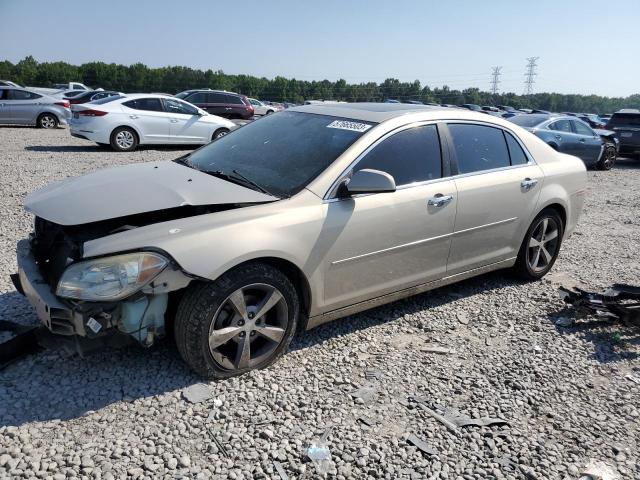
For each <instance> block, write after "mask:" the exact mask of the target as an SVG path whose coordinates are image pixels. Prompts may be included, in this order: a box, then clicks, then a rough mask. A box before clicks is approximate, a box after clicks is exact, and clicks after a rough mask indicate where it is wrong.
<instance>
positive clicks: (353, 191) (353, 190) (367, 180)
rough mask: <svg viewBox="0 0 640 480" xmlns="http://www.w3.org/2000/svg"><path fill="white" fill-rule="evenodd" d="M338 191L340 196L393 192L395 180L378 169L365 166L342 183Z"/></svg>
mask: <svg viewBox="0 0 640 480" xmlns="http://www.w3.org/2000/svg"><path fill="white" fill-rule="evenodd" d="M340 190H341V191H340V192H339V193H340V194H341V196H351V195H357V194H361V193H384V192H395V191H396V182H395V180H394V179H393V177H392V176H391V175H389V174H388V173H386V172H382V171H380V170H373V169H370V168H365V169H362V170H358V171H357V172H355V173H354V174H353V175H352V176H351V179H350V180H349V181H348V182H346V183H343V184H342V186H341V189H340Z"/></svg>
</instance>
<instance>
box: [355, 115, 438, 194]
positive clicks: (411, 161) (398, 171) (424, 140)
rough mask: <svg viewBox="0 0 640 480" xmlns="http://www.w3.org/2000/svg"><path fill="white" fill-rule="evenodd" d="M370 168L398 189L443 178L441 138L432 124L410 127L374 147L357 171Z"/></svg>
mask: <svg viewBox="0 0 640 480" xmlns="http://www.w3.org/2000/svg"><path fill="white" fill-rule="evenodd" d="M365 168H370V169H373V170H381V171H383V172H386V173H388V174H389V175H391V176H392V177H393V178H394V180H395V181H396V185H397V186H401V185H408V184H411V183H416V182H424V181H427V180H433V179H436V178H441V177H442V155H441V152H440V139H439V137H438V130H437V128H436V126H435V125H425V126H422V127H414V128H409V129H407V130H403V131H401V132H399V133H396V134H395V135H392V136H390V137H388V138H386V139H385V140H383V141H382V142H381V143H379V144H378V145H376V146H375V147H374V148H373V150H371V151H370V152H369V153H367V154H366V156H365V157H364V158H363V159H362V160H361V161H360V162H359V163H358V165H357V167H356V170H362V169H365Z"/></svg>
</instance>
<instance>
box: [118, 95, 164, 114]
mask: <svg viewBox="0 0 640 480" xmlns="http://www.w3.org/2000/svg"><path fill="white" fill-rule="evenodd" d="M123 105H126V106H127V107H129V108H133V109H134V110H145V111H147V112H163V111H164V110H163V108H162V103H160V99H159V98H136V99H135V100H129V101H128V102H124V103H123Z"/></svg>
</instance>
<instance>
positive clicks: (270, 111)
mask: <svg viewBox="0 0 640 480" xmlns="http://www.w3.org/2000/svg"><path fill="white" fill-rule="evenodd" d="M271 113H273V110H267V113H266V114H265V115H269V114H271Z"/></svg>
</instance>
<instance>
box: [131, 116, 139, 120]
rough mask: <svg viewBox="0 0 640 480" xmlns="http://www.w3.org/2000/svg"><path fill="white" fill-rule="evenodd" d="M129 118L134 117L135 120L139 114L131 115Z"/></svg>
mask: <svg viewBox="0 0 640 480" xmlns="http://www.w3.org/2000/svg"><path fill="white" fill-rule="evenodd" d="M129 118H132V119H134V120H135V119H136V118H138V115H129Z"/></svg>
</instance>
